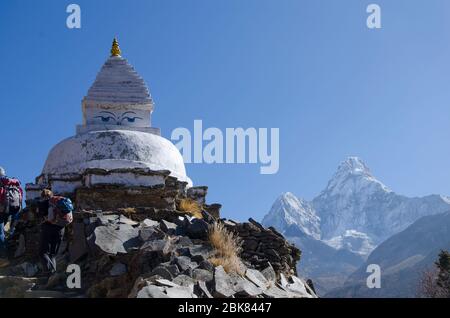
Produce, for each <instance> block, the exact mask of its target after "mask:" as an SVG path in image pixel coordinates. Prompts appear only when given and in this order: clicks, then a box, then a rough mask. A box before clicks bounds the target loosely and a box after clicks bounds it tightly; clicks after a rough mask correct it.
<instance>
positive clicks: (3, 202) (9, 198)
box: [0, 167, 23, 266]
mask: <svg viewBox="0 0 450 318" xmlns="http://www.w3.org/2000/svg"><path fill="white" fill-rule="evenodd" d="M22 198H23V190H22V187H21V185H20V181H19V180H18V179H16V178H9V177H7V176H6V171H5V169H3V168H2V167H0V265H1V266H4V265H5V264H6V263H7V262H8V260H7V258H8V255H7V254H8V253H7V244H6V233H5V226H6V224H7V223H8V221H9V219H10V218H11V224H10V231H9V235H10V236H11V235H12V234H13V233H14V228H15V225H16V223H17V221H18V219H19V216H20V212H21V210H22Z"/></svg>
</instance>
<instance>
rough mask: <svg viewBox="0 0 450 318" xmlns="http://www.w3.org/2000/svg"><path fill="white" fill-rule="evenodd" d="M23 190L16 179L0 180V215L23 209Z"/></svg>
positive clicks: (3, 178)
mask: <svg viewBox="0 0 450 318" xmlns="http://www.w3.org/2000/svg"><path fill="white" fill-rule="evenodd" d="M22 198H23V190H22V187H21V185H20V181H19V180H17V179H15V178H8V177H1V178H0V213H2V212H3V213H4V212H9V209H11V208H12V209H20V208H21V207H22Z"/></svg>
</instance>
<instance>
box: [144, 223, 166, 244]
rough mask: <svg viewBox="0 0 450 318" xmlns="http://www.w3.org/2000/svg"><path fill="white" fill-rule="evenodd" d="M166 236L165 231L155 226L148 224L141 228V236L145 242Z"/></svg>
mask: <svg viewBox="0 0 450 318" xmlns="http://www.w3.org/2000/svg"><path fill="white" fill-rule="evenodd" d="M164 236H165V234H164V232H163V231H161V230H160V229H159V228H157V227H154V226H146V227H142V228H140V229H139V237H140V239H141V240H142V241H143V242H146V241H148V240H159V239H163V238H164Z"/></svg>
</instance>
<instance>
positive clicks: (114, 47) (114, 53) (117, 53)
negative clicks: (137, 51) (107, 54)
mask: <svg viewBox="0 0 450 318" xmlns="http://www.w3.org/2000/svg"><path fill="white" fill-rule="evenodd" d="M120 54H122V52H121V51H120V47H119V42H117V38H115V37H114V40H113V43H112V48H111V56H120Z"/></svg>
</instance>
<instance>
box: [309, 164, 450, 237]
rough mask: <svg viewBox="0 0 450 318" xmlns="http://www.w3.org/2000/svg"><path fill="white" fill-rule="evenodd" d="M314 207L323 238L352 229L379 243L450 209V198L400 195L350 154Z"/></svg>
mask: <svg viewBox="0 0 450 318" xmlns="http://www.w3.org/2000/svg"><path fill="white" fill-rule="evenodd" d="M312 206H313V207H314V209H315V210H316V213H317V215H318V216H319V217H320V218H321V224H320V226H321V233H322V239H324V240H326V241H329V240H332V239H333V238H336V237H339V236H341V235H345V233H346V231H348V230H352V231H357V232H361V233H365V234H366V235H367V236H368V237H369V238H370V239H371V240H372V241H373V243H374V244H375V245H378V244H379V243H381V242H382V241H384V240H385V239H387V238H388V237H390V236H391V235H393V234H395V233H398V232H400V231H402V230H404V229H405V228H406V227H408V226H409V225H411V224H412V223H413V222H414V221H416V220H417V219H419V218H420V217H423V216H426V215H431V214H437V213H443V212H445V211H447V210H450V201H449V199H448V198H447V197H443V196H439V195H431V196H426V197H422V198H408V197H405V196H402V195H398V194H396V193H394V192H393V191H391V190H390V189H388V188H387V187H386V186H385V185H384V184H383V183H381V182H380V181H378V180H377V179H376V178H375V177H374V176H373V175H372V174H371V172H370V170H369V168H368V167H367V166H366V164H365V163H364V162H363V161H362V160H361V159H359V158H357V157H350V158H348V159H347V160H345V161H344V162H342V163H341V164H340V165H339V167H338V170H337V172H336V173H335V175H334V176H333V178H332V179H331V180H330V181H329V182H328V185H327V187H326V188H325V190H323V191H322V192H321V193H320V194H319V196H317V197H316V198H315V199H314V200H313V201H312Z"/></svg>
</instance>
